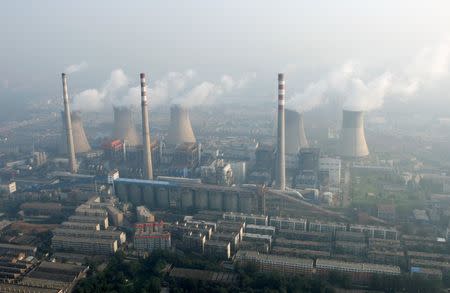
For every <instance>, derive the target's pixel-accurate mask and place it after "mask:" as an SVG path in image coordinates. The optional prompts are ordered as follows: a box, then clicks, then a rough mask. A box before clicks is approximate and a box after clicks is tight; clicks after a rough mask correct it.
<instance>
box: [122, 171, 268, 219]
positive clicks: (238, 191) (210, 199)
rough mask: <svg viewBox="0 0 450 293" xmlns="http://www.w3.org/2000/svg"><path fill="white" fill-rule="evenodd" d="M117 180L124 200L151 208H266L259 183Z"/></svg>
mask: <svg viewBox="0 0 450 293" xmlns="http://www.w3.org/2000/svg"><path fill="white" fill-rule="evenodd" d="M176 179H177V180H172V179H170V178H167V179H166V178H165V180H139V179H125V178H119V179H117V180H115V181H114V187H115V192H116V195H117V196H118V197H119V198H120V199H121V201H124V202H127V201H128V202H131V203H132V204H134V205H145V206H146V207H148V208H150V209H152V208H169V207H172V208H177V209H182V210H192V209H197V210H204V209H209V210H217V211H234V212H244V213H260V211H263V210H264V205H265V201H264V195H265V190H264V189H263V188H261V187H257V186H243V187H228V186H217V185H208V184H202V183H197V182H195V181H193V180H186V179H183V178H176Z"/></svg>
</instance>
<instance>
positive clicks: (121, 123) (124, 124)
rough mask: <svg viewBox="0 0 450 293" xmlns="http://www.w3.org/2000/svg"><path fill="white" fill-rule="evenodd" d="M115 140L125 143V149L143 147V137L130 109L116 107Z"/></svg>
mask: <svg viewBox="0 0 450 293" xmlns="http://www.w3.org/2000/svg"><path fill="white" fill-rule="evenodd" d="M113 139H119V140H121V141H122V142H124V143H125V147H127V146H131V147H134V146H138V145H142V140H141V136H140V135H139V133H138V132H137V130H136V126H135V124H134V120H133V112H132V110H131V108H130V107H124V106H121V107H114V133H113Z"/></svg>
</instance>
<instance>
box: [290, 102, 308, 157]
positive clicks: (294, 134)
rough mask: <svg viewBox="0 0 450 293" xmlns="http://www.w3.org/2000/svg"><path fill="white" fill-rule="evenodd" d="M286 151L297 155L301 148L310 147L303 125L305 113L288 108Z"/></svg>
mask: <svg viewBox="0 0 450 293" xmlns="http://www.w3.org/2000/svg"><path fill="white" fill-rule="evenodd" d="M285 112H286V113H285V115H286V117H285V119H286V153H287V154H292V155H297V154H298V152H299V151H300V149H302V148H307V147H308V140H307V139H306V135H305V128H304V125H303V115H302V114H301V113H299V112H297V111H294V110H290V109H286V110H285Z"/></svg>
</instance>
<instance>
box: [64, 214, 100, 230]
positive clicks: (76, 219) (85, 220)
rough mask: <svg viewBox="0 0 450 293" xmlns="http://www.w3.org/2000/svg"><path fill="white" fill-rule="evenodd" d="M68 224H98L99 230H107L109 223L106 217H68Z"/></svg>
mask: <svg viewBox="0 0 450 293" xmlns="http://www.w3.org/2000/svg"><path fill="white" fill-rule="evenodd" d="M69 221H70V222H78V223H92V224H99V225H100V228H101V229H108V227H109V221H108V217H107V216H100V217H90V216H76V215H74V216H70V217H69Z"/></svg>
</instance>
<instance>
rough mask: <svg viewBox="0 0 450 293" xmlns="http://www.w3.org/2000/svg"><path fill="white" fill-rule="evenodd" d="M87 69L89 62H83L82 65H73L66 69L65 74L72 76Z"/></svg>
mask: <svg viewBox="0 0 450 293" xmlns="http://www.w3.org/2000/svg"><path fill="white" fill-rule="evenodd" d="M87 67H88V64H87V62H86V61H83V62H81V63H80V64H72V65H69V66H67V67H66V68H65V69H64V72H65V73H67V74H71V73H74V72H77V71H82V70H85V69H86V68H87Z"/></svg>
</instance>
